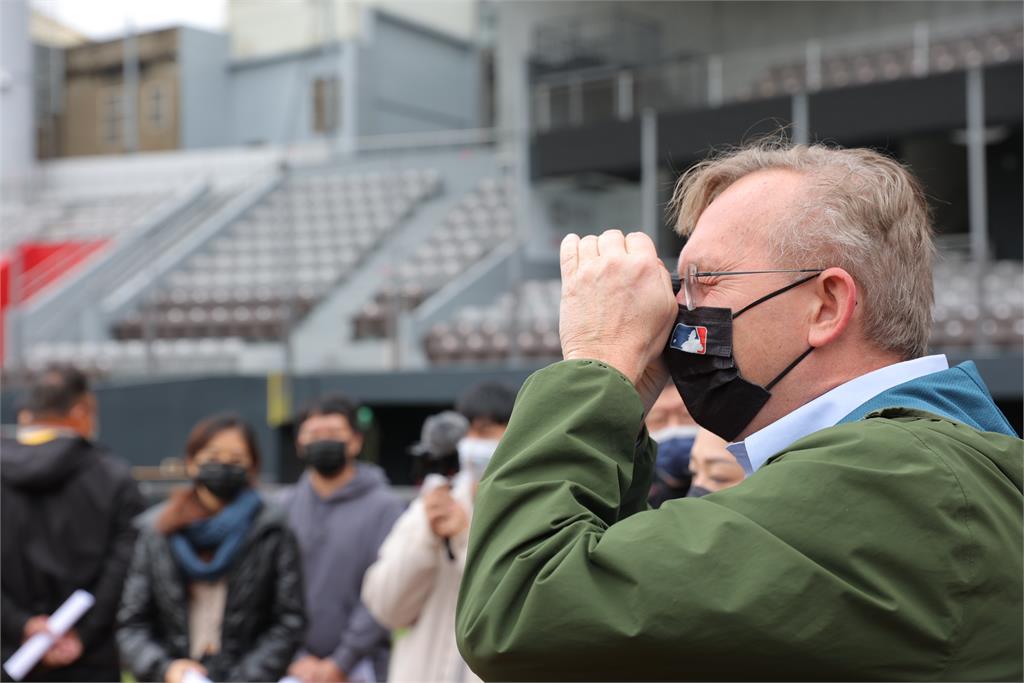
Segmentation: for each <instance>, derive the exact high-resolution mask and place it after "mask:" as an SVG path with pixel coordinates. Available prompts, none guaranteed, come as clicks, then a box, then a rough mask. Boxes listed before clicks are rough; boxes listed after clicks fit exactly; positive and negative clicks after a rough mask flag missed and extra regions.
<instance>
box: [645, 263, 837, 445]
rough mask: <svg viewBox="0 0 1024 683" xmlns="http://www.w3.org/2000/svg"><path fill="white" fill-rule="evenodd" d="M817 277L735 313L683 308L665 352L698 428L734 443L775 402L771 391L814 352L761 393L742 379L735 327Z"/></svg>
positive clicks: (800, 359) (801, 356)
mask: <svg viewBox="0 0 1024 683" xmlns="http://www.w3.org/2000/svg"><path fill="white" fill-rule="evenodd" d="M817 276H818V274H817V273H816V274H814V275H811V276H809V277H806V278H803V279H801V280H797V281H796V282H794V283H792V284H789V285H786V286H785V287H783V288H782V289H777V290H775V291H774V292H772V293H771V294H768V295H766V296H763V297H761V298H760V299H758V300H757V301H755V302H754V303H752V304H750V305H749V306H746V307H744V308H742V309H740V311H739V312H737V313H735V314H734V313H733V312H732V310H730V309H728V308H713V307H709V306H701V307H698V308H695V309H693V310H692V311H691V310H689V309H687V308H686V307H685V306H682V305H680V306H679V315H678V317H677V318H676V324H675V327H674V328H673V329H672V336H671V337H670V338H669V341H668V347H667V348H666V350H665V360H666V362H667V363H668V368H669V372H670V373H671V374H672V381H673V382H675V385H676V389H678V390H679V395H680V396H682V398H683V403H685V404H686V408H687V410H689V411H690V415H692V416H693V419H694V420H696V422H697V424H699V425H700V426H701V427H704V428H705V429H707V430H708V431H710V432H713V433H715V434H717V435H718V436H720V437H722V438H723V439H725V440H726V441H733V440H735V438H736V437H737V436H738V435H739V434H740V432H742V431H743V430H744V429H745V428H746V426H747V425H748V424H750V422H751V421H752V420H753V419H754V416H755V415H757V413H758V412H759V411H760V410H761V408H763V407H764V404H765V403H767V402H768V399H769V398H771V395H772V394H771V390H772V387H774V386H775V385H776V384H778V382H779V380H781V379H782V378H783V377H785V376H786V375H787V374H789V372H790V371H791V370H792V369H793V368H795V367H796V366H797V364H798V363H799V362H800V361H802V360H803V359H804V358H806V357H807V355H808V354H809V353H810V352H811V351H813V350H814V347H813V346H812V347H810V348H809V349H807V350H806V351H804V352H803V353H802V354H800V357H799V358H797V359H796V360H795V361H793V362H792V363H790V364H789V366H788V367H787V368H786V369H785V370H783V371H782V372H780V373H779V374H778V375H776V377H775V379H773V380H772V381H771V382H769V383H768V384H767V386H764V387H762V386H761V385H759V384H754V383H753V382H751V381H749V380H747V379H745V378H744V377H743V375H742V374H741V373H740V369H739V366H738V365H737V364H736V358H735V357H734V356H733V349H732V322H733V320H735V319H736V318H738V317H740V315H742V314H743V313H745V312H747V311H749V310H750V309H751V308H753V307H754V306H757V305H758V304H762V303H764V302H765V301H768V300H769V299H771V298H772V297H775V296H778V295H779V294H782V293H783V292H788V291H789V290H791V289H793V288H794V287H796V286H798V285H802V284H803V283H805V282H809V281H810V280H813V279H814V278H816V277H817Z"/></svg>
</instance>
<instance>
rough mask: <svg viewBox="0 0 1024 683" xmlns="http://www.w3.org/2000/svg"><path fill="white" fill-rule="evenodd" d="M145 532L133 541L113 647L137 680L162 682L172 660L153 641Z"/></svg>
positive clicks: (152, 602) (153, 616) (153, 608)
mask: <svg viewBox="0 0 1024 683" xmlns="http://www.w3.org/2000/svg"><path fill="white" fill-rule="evenodd" d="M146 533H147V532H145V531H144V532H142V534H140V536H139V538H138V539H137V540H136V542H135V550H134V553H133V554H132V561H131V564H130V565H129V567H128V577H127V579H126V580H125V583H124V590H123V591H122V593H121V607H120V609H119V610H118V612H117V624H118V627H117V646H118V649H119V650H120V652H121V661H122V662H123V663H124V664H125V665H126V666H127V667H128V668H129V669H131V671H132V673H133V674H135V678H136V679H138V680H140V681H162V680H164V673H165V672H166V671H167V667H168V666H169V665H170V663H171V661H172V657H171V656H170V655H169V654H168V652H167V650H166V649H165V648H164V646H163V645H162V644H161V643H160V641H159V640H158V639H157V637H156V634H155V633H154V625H155V623H156V620H157V615H156V603H155V600H154V596H153V580H152V574H151V569H152V567H151V566H150V565H151V557H150V552H149V545H148V544H147V543H146V536H145V534H146Z"/></svg>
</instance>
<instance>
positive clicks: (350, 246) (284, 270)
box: [114, 170, 441, 340]
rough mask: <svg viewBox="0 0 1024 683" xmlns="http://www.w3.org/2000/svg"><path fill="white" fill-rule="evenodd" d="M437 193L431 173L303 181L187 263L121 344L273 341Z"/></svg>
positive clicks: (334, 174)
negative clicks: (146, 339)
mask: <svg viewBox="0 0 1024 683" xmlns="http://www.w3.org/2000/svg"><path fill="white" fill-rule="evenodd" d="M440 187H441V178H440V174H439V173H438V172H436V171H435V170H423V171H418V170H405V171H393V172H364V173H352V172H348V173H346V172H344V171H339V170H333V171H329V172H305V173H301V174H295V175H293V176H292V177H290V178H289V179H288V180H287V181H286V182H285V183H284V185H283V186H282V187H280V188H278V189H277V190H275V191H273V192H272V193H271V194H270V195H269V196H268V197H267V198H266V199H265V200H264V201H262V202H260V203H259V204H258V205H256V206H255V207H253V209H252V210H250V211H249V212H248V213H247V214H246V215H245V216H243V217H242V218H241V219H240V220H239V221H237V222H236V223H234V224H233V225H231V226H230V227H228V228H226V229H225V232H224V234H222V235H220V236H218V237H217V238H215V239H214V240H212V241H211V242H210V243H209V244H208V245H206V247H205V248H203V249H202V250H201V251H200V252H198V253H196V254H194V255H193V256H192V257H190V258H189V259H188V260H187V261H186V262H185V263H184V264H183V266H182V267H181V268H179V269H178V270H177V271H175V272H172V273H171V274H170V275H169V276H168V278H167V281H166V284H165V285H163V286H161V287H160V288H159V289H158V291H156V293H155V294H153V295H152V296H151V297H150V298H149V300H148V301H147V302H146V303H145V304H144V305H143V306H141V307H140V309H139V310H138V311H136V312H135V313H132V314H130V315H129V316H127V317H125V318H124V319H123V320H121V321H119V322H118V323H117V324H116V325H115V327H114V334H115V336H116V337H117V338H119V339H139V338H142V337H143V336H145V334H146V331H145V328H146V327H147V326H151V327H152V330H153V334H154V335H155V336H156V337H157V338H166V339H183V338H203V337H241V338H244V339H249V340H272V339H277V338H279V336H280V332H281V329H282V326H283V325H285V324H286V323H287V322H288V320H289V319H290V320H292V321H295V320H298V319H299V318H301V317H302V316H303V315H304V314H305V313H306V312H308V311H309V310H310V308H312V307H313V306H314V305H316V303H317V301H319V300H320V299H321V298H322V297H323V296H324V295H326V294H327V293H328V292H329V291H330V290H331V289H332V288H333V287H335V286H336V285H337V284H338V283H339V282H341V281H342V280H344V278H345V277H346V276H347V275H349V274H350V273H351V272H353V271H354V270H355V269H356V268H357V267H358V266H359V264H360V263H361V262H362V261H363V260H364V259H365V258H366V256H367V255H368V254H369V253H370V252H371V251H372V250H373V249H374V248H375V247H376V246H377V245H378V244H379V243H380V241H381V240H382V239H384V238H385V237H386V236H387V235H388V234H389V233H390V232H391V231H392V230H394V229H395V227H397V226H398V225H399V224H400V223H401V222H402V221H403V220H405V219H406V218H408V217H409V216H410V214H411V213H412V212H413V211H414V210H415V208H416V206H417V205H418V204H419V203H421V202H423V201H426V200H427V199H429V198H430V197H432V196H434V195H435V194H436V193H437V192H438V191H439V190H440Z"/></svg>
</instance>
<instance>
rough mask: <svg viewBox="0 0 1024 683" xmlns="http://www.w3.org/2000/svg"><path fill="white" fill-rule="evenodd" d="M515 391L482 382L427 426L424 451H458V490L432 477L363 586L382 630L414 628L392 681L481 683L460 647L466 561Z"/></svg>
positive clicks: (399, 652)
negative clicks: (458, 606)
mask: <svg viewBox="0 0 1024 683" xmlns="http://www.w3.org/2000/svg"><path fill="white" fill-rule="evenodd" d="M514 402H515V391H514V390H513V389H511V388H510V387H507V386H505V385H502V384H498V383H493V382H487V383H481V384H478V385H476V386H474V387H472V388H471V389H470V390H468V391H467V392H466V393H465V394H463V395H462V396H461V397H460V399H459V401H458V404H457V408H458V411H459V412H457V413H453V412H451V411H448V412H445V413H441V414H439V415H434V416H431V417H430V418H428V419H427V422H426V424H425V425H424V429H423V439H422V440H421V444H420V447H419V448H418V450H420V451H421V452H423V453H424V454H425V455H426V456H428V457H429V456H435V457H437V456H443V455H444V454H445V453H447V452H449V451H450V450H451V448H452V447H453V446H454V447H455V448H456V450H457V451H458V454H459V465H460V469H459V473H458V475H456V476H455V477H454V479H453V480H452V482H451V484H450V485H448V484H445V483H444V480H443V479H441V480H440V482H441V483H440V485H433V482H434V481H437V480H436V479H435V478H436V477H437V475H436V474H434V475H428V479H427V480H426V482H425V483H424V487H423V489H422V490H421V492H420V495H419V496H418V497H417V498H416V500H414V501H413V502H412V504H411V505H410V506H409V509H408V510H406V512H405V513H404V514H403V515H402V517H401V518H400V519H399V520H398V522H397V523H396V524H395V528H394V529H393V530H392V531H391V533H390V534H389V535H388V538H387V540H385V541H384V544H383V545H382V546H381V549H380V555H379V557H378V559H377V561H376V562H375V563H374V565H373V566H372V567H370V569H369V571H367V572H366V579H365V580H364V582H363V594H362V596H363V603H364V604H365V605H366V606H367V608H368V609H369V610H370V612H371V613H372V614H373V615H374V617H376V618H377V620H378V621H380V623H382V624H385V625H386V626H389V627H391V628H393V629H401V628H407V629H408V632H407V633H405V634H403V635H402V636H401V637H400V638H399V639H398V640H397V642H396V643H395V645H394V652H393V654H392V657H391V668H390V673H389V677H388V680H389V681H466V682H469V681H477V680H479V679H478V678H477V677H476V676H475V675H474V674H473V672H472V671H470V670H469V668H468V667H467V666H466V664H465V662H464V661H463V660H462V657H461V656H460V655H459V651H458V649H457V648H456V645H455V603H456V600H457V598H458V593H459V582H460V581H461V579H462V570H463V566H464V565H465V562H466V542H467V539H468V536H469V523H470V518H471V517H472V514H473V498H474V497H475V495H476V487H477V482H478V481H479V479H480V477H481V475H482V474H483V471H484V469H486V467H487V463H488V461H489V460H490V457H491V455H493V453H494V450H495V448H496V447H497V445H498V441H499V439H500V438H501V436H502V434H504V432H505V428H506V426H507V425H508V420H509V417H510V416H511V414H512V406H513V404H514Z"/></svg>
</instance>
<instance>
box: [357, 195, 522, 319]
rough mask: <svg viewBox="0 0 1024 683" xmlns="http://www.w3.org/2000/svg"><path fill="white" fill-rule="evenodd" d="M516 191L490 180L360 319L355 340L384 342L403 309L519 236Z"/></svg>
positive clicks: (422, 247) (419, 250) (455, 211)
mask: <svg viewBox="0 0 1024 683" xmlns="http://www.w3.org/2000/svg"><path fill="white" fill-rule="evenodd" d="M513 231H514V228H513V215H512V211H511V208H510V192H509V190H508V187H507V185H506V184H505V183H504V182H503V181H500V180H495V179H493V178H485V179H483V180H482V181H480V183H479V185H478V186H477V187H476V188H475V189H474V190H473V191H472V192H469V193H468V194H467V195H466V196H465V197H464V198H463V199H462V200H461V201H460V202H459V203H458V205H457V206H456V207H455V208H453V209H452V210H451V211H450V212H449V213H448V215H447V216H446V217H445V220H444V224H443V225H441V226H439V227H438V228H437V229H436V230H435V231H434V232H433V234H432V235H431V237H430V239H428V240H427V241H426V242H424V243H423V244H421V245H420V246H419V247H418V248H417V249H416V250H415V251H414V252H413V254H412V256H411V257H410V258H409V259H408V260H407V261H405V262H403V263H402V264H401V265H400V266H399V267H398V268H397V278H396V282H395V283H394V284H393V285H391V286H389V287H387V288H385V289H382V290H380V291H378V292H377V294H376V295H375V296H374V297H373V299H372V300H371V301H369V302H368V303H367V304H366V305H365V306H364V307H363V309H362V311H360V313H359V314H358V315H357V316H356V319H355V330H354V336H355V338H357V339H361V338H374V337H376V338H380V337H385V336H387V334H388V320H389V319H390V317H391V316H392V315H393V314H394V312H395V311H396V310H398V309H401V310H412V309H414V308H416V307H417V306H419V305H420V304H421V303H422V302H423V301H424V300H425V299H426V298H427V297H429V296H430V295H432V294H434V293H435V292H437V291H438V290H440V289H441V288H442V287H444V286H445V285H446V284H448V283H449V282H451V281H452V280H454V279H455V278H456V277H457V276H458V275H459V274H461V273H463V272H465V270H466V268H468V267H469V266H471V265H472V264H473V263H475V262H477V261H479V260H480V259H482V258H484V257H485V256H486V255H487V254H488V253H490V252H491V250H492V249H494V248H495V247H496V246H498V245H499V244H501V243H502V242H503V241H505V240H507V239H508V238H510V237H511V236H512V234H513Z"/></svg>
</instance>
